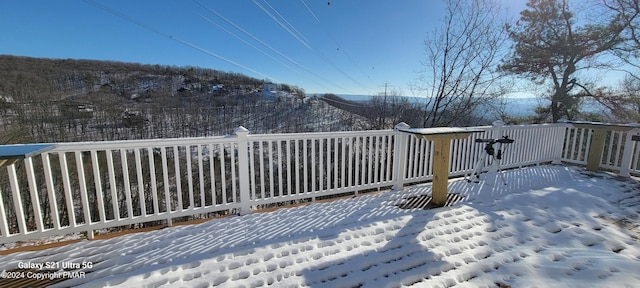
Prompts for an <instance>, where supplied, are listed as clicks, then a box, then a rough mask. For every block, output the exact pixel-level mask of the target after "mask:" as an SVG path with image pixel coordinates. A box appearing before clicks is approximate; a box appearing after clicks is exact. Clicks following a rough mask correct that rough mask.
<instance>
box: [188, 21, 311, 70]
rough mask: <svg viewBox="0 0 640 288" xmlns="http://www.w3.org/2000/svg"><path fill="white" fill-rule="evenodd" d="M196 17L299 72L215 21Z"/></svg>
mask: <svg viewBox="0 0 640 288" xmlns="http://www.w3.org/2000/svg"><path fill="white" fill-rule="evenodd" d="M198 15H200V17H202V18H204V19H205V20H207V22H209V23H211V24H213V25H216V26H217V27H218V28H220V29H221V30H222V31H224V32H227V33H228V34H229V35H231V36H233V37H235V38H236V39H238V40H240V41H242V43H244V44H247V45H248V46H249V47H251V48H253V49H256V50H257V51H258V52H260V53H262V54H264V55H266V56H267V57H269V58H271V59H273V60H274V61H276V62H278V63H280V64H281V65H282V66H285V67H287V68H289V69H290V70H291V71H293V72H296V73H299V72H298V71H297V70H295V69H294V68H293V67H291V66H289V65H287V64H285V63H284V62H282V61H280V60H279V59H278V58H276V57H274V56H273V55H271V54H269V53H267V52H265V51H264V50H262V49H260V48H258V47H256V46H255V45H253V44H251V43H249V41H247V40H244V39H242V38H241V37H240V36H238V35H236V34H235V33H233V32H231V31H229V30H228V29H226V28H224V27H222V25H220V24H218V23H216V22H215V21H213V20H211V19H209V18H208V17H206V16H204V15H202V14H198Z"/></svg>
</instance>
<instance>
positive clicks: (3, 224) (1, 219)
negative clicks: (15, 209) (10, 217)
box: [0, 187, 10, 238]
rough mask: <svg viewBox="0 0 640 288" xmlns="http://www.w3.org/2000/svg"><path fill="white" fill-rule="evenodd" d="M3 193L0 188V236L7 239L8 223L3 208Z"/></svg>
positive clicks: (5, 211)
mask: <svg viewBox="0 0 640 288" xmlns="http://www.w3.org/2000/svg"><path fill="white" fill-rule="evenodd" d="M2 193H3V191H2V188H1V187H0V234H2V237H4V238H6V237H9V236H10V234H9V223H7V210H5V207H4V197H3V194H2Z"/></svg>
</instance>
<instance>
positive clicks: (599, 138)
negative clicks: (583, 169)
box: [587, 129, 607, 171]
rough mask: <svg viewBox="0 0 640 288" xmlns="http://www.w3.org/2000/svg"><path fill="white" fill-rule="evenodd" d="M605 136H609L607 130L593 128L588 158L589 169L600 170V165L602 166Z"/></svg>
mask: <svg viewBox="0 0 640 288" xmlns="http://www.w3.org/2000/svg"><path fill="white" fill-rule="evenodd" d="M605 138H607V131H606V130H604V129H593V136H592V137H591V146H590V147H589V156H588V158H587V170H588V171H598V167H600V163H602V150H603V149H604V140H605Z"/></svg>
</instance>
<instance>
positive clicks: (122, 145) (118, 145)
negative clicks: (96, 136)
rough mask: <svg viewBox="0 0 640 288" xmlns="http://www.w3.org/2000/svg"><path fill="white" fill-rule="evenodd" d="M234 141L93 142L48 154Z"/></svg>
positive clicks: (62, 145)
mask: <svg viewBox="0 0 640 288" xmlns="http://www.w3.org/2000/svg"><path fill="white" fill-rule="evenodd" d="M235 139H236V136H235V135H226V136H209V137H193V138H166V139H145V140H116V141H95V142H66V143H56V144H57V147H56V148H54V149H52V150H51V151H49V152H68V151H77V150H83V151H89V150H97V149H105V148H107V149H127V148H146V147H162V146H174V145H198V144H210V143H233V142H234V141H236V140H235Z"/></svg>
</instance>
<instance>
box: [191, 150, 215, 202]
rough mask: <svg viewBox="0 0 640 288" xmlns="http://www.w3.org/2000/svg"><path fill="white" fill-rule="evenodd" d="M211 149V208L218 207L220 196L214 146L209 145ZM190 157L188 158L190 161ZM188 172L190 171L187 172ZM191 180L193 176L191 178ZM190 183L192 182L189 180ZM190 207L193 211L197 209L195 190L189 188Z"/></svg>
mask: <svg viewBox="0 0 640 288" xmlns="http://www.w3.org/2000/svg"><path fill="white" fill-rule="evenodd" d="M208 147H209V176H210V177H211V180H210V181H211V206H216V205H218V204H219V203H218V194H217V189H216V187H217V185H216V163H215V157H214V152H213V147H214V146H213V144H208ZM188 158H189V157H187V160H188ZM187 171H188V170H187ZM189 179H191V176H189ZM189 181H190V180H189ZM189 205H190V206H191V209H192V210H193V209H195V203H194V200H193V190H192V189H191V188H189Z"/></svg>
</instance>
